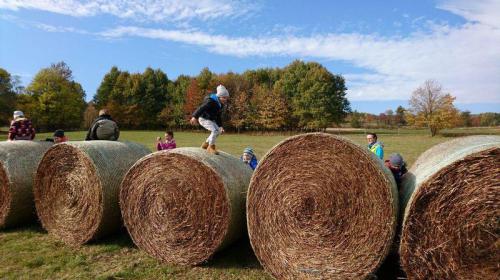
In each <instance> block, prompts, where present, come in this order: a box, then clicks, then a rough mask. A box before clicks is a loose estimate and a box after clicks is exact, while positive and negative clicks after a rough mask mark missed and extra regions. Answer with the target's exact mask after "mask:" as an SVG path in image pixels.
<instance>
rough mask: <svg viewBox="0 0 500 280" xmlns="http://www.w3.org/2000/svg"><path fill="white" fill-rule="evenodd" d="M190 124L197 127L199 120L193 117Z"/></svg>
mask: <svg viewBox="0 0 500 280" xmlns="http://www.w3.org/2000/svg"><path fill="white" fill-rule="evenodd" d="M189 122H190V123H191V124H192V125H196V124H197V123H198V120H197V119H196V118H195V117H192V118H191V119H190V120H189Z"/></svg>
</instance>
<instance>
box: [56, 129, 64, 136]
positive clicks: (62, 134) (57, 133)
mask: <svg viewBox="0 0 500 280" xmlns="http://www.w3.org/2000/svg"><path fill="white" fill-rule="evenodd" d="M54 137H64V130H62V129H58V130H56V131H55V132H54Z"/></svg>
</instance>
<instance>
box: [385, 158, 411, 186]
mask: <svg viewBox="0 0 500 280" xmlns="http://www.w3.org/2000/svg"><path fill="white" fill-rule="evenodd" d="M384 163H385V166H386V167H387V168H389V169H390V170H391V172H392V175H393V176H394V180H395V181H396V185H397V186H398V190H399V189H400V188H401V177H403V175H404V174H405V173H406V172H408V170H407V169H406V163H405V162H404V160H403V157H402V156H401V155H400V154H397V153H395V154H392V155H390V156H389V159H387V160H386V161H385V162H384Z"/></svg>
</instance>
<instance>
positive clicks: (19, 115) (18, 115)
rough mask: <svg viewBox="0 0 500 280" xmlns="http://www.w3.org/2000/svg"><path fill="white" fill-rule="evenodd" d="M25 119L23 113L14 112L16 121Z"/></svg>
mask: <svg viewBox="0 0 500 280" xmlns="http://www.w3.org/2000/svg"><path fill="white" fill-rule="evenodd" d="M19 117H24V113H23V111H14V119H16V118H19Z"/></svg>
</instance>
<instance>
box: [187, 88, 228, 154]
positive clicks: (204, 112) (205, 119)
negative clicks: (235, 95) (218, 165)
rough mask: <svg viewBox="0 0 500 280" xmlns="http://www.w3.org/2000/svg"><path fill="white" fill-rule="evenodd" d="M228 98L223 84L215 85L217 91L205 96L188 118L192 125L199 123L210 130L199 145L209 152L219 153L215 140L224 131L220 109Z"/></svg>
mask: <svg viewBox="0 0 500 280" xmlns="http://www.w3.org/2000/svg"><path fill="white" fill-rule="evenodd" d="M228 100H229V92H228V91H227V89H226V88H225V87H224V86H223V85H219V86H218V87H217V93H212V94H210V95H208V96H207V97H205V99H204V100H203V103H202V104H201V105H200V107H198V109H196V111H194V113H193V116H192V117H191V120H190V123H191V124H192V125H196V123H199V124H200V125H201V126H203V127H204V128H206V129H207V130H209V131H210V136H208V138H207V140H206V141H205V142H204V143H203V144H202V145H201V147H202V148H203V149H206V150H207V151H208V152H209V153H211V154H215V155H218V154H219V152H218V151H217V149H216V147H215V140H216V139H217V137H218V136H219V135H220V134H221V133H223V132H224V128H222V118H221V115H222V109H223V108H224V105H225V104H226V103H227V101H228Z"/></svg>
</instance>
